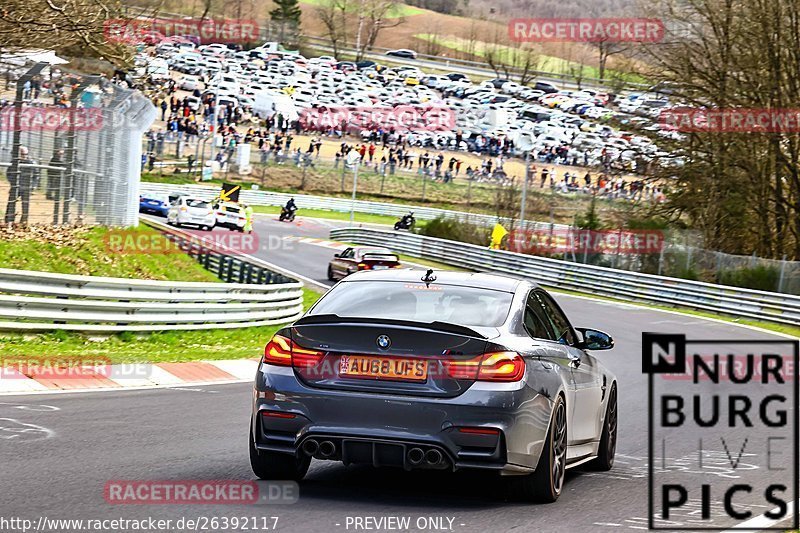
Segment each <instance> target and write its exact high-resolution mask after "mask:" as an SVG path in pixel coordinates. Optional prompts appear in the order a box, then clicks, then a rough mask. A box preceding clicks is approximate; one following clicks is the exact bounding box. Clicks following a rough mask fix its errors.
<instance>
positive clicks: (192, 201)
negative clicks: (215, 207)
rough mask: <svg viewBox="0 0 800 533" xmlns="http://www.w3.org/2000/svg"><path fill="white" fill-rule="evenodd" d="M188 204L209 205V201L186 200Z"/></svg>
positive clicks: (190, 205)
mask: <svg viewBox="0 0 800 533" xmlns="http://www.w3.org/2000/svg"><path fill="white" fill-rule="evenodd" d="M186 205H188V206H189V207H208V202H204V201H203V200H191V199H189V200H186Z"/></svg>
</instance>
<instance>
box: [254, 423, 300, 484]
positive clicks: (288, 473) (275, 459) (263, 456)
mask: <svg viewBox="0 0 800 533" xmlns="http://www.w3.org/2000/svg"><path fill="white" fill-rule="evenodd" d="M251 427H252V423H251ZM249 440H250V467H251V468H252V469H253V473H254V474H255V475H256V477H258V478H259V479H268V480H278V479H280V480H282V479H289V480H294V481H300V480H301V479H303V477H305V475H306V472H308V467H309V465H310V464H311V457H308V456H305V457H304V458H298V457H296V456H294V455H292V454H289V453H280V452H266V451H259V450H257V449H256V444H255V440H254V438H253V432H252V431H251V432H250V439H249Z"/></svg>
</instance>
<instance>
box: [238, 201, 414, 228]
mask: <svg viewBox="0 0 800 533" xmlns="http://www.w3.org/2000/svg"><path fill="white" fill-rule="evenodd" d="M253 211H255V212H256V213H264V214H268V215H278V214H280V212H281V208H280V207H278V206H271V205H254V206H253ZM297 216H298V218H301V219H302V218H322V219H326V220H343V221H348V222H349V221H350V212H342V211H329V210H326V209H303V208H300V209H299V210H298V214H297ZM354 218H355V221H356V222H359V223H363V224H387V225H394V223H395V222H397V220H398V217H393V216H389V215H372V214H369V213H355V217H354ZM421 223H423V221H418V224H421Z"/></svg>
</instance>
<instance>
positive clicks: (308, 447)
mask: <svg viewBox="0 0 800 533" xmlns="http://www.w3.org/2000/svg"><path fill="white" fill-rule="evenodd" d="M318 450H319V443H318V442H317V441H316V440H314V439H308V440H306V441H305V442H304V443H303V452H305V453H306V454H308V455H314V454H315V453H317V451H318Z"/></svg>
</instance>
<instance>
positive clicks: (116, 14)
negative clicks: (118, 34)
mask: <svg viewBox="0 0 800 533" xmlns="http://www.w3.org/2000/svg"><path fill="white" fill-rule="evenodd" d="M129 22H130V18H129V17H126V16H124V15H123V9H122V5H121V4H120V2H119V1H118V0H60V1H59V0H48V1H34V2H31V1H29V0H4V1H3V4H2V5H1V6H0V43H2V44H1V45H0V46H2V48H3V50H4V51H8V50H14V49H19V48H31V47H32V46H37V45H38V46H47V47H48V48H52V49H55V50H64V49H66V48H69V47H74V48H76V49H80V53H81V55H82V56H83V57H96V58H100V59H106V60H109V61H111V62H112V63H115V64H117V65H125V64H128V62H129V61H130V59H131V53H130V49H129V48H128V47H127V46H126V44H125V43H124V42H121V41H120V40H119V39H113V38H109V29H110V28H111V27H112V25H113V26H114V27H116V28H122V27H125V26H126V25H127V24H128V23H129Z"/></svg>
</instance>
